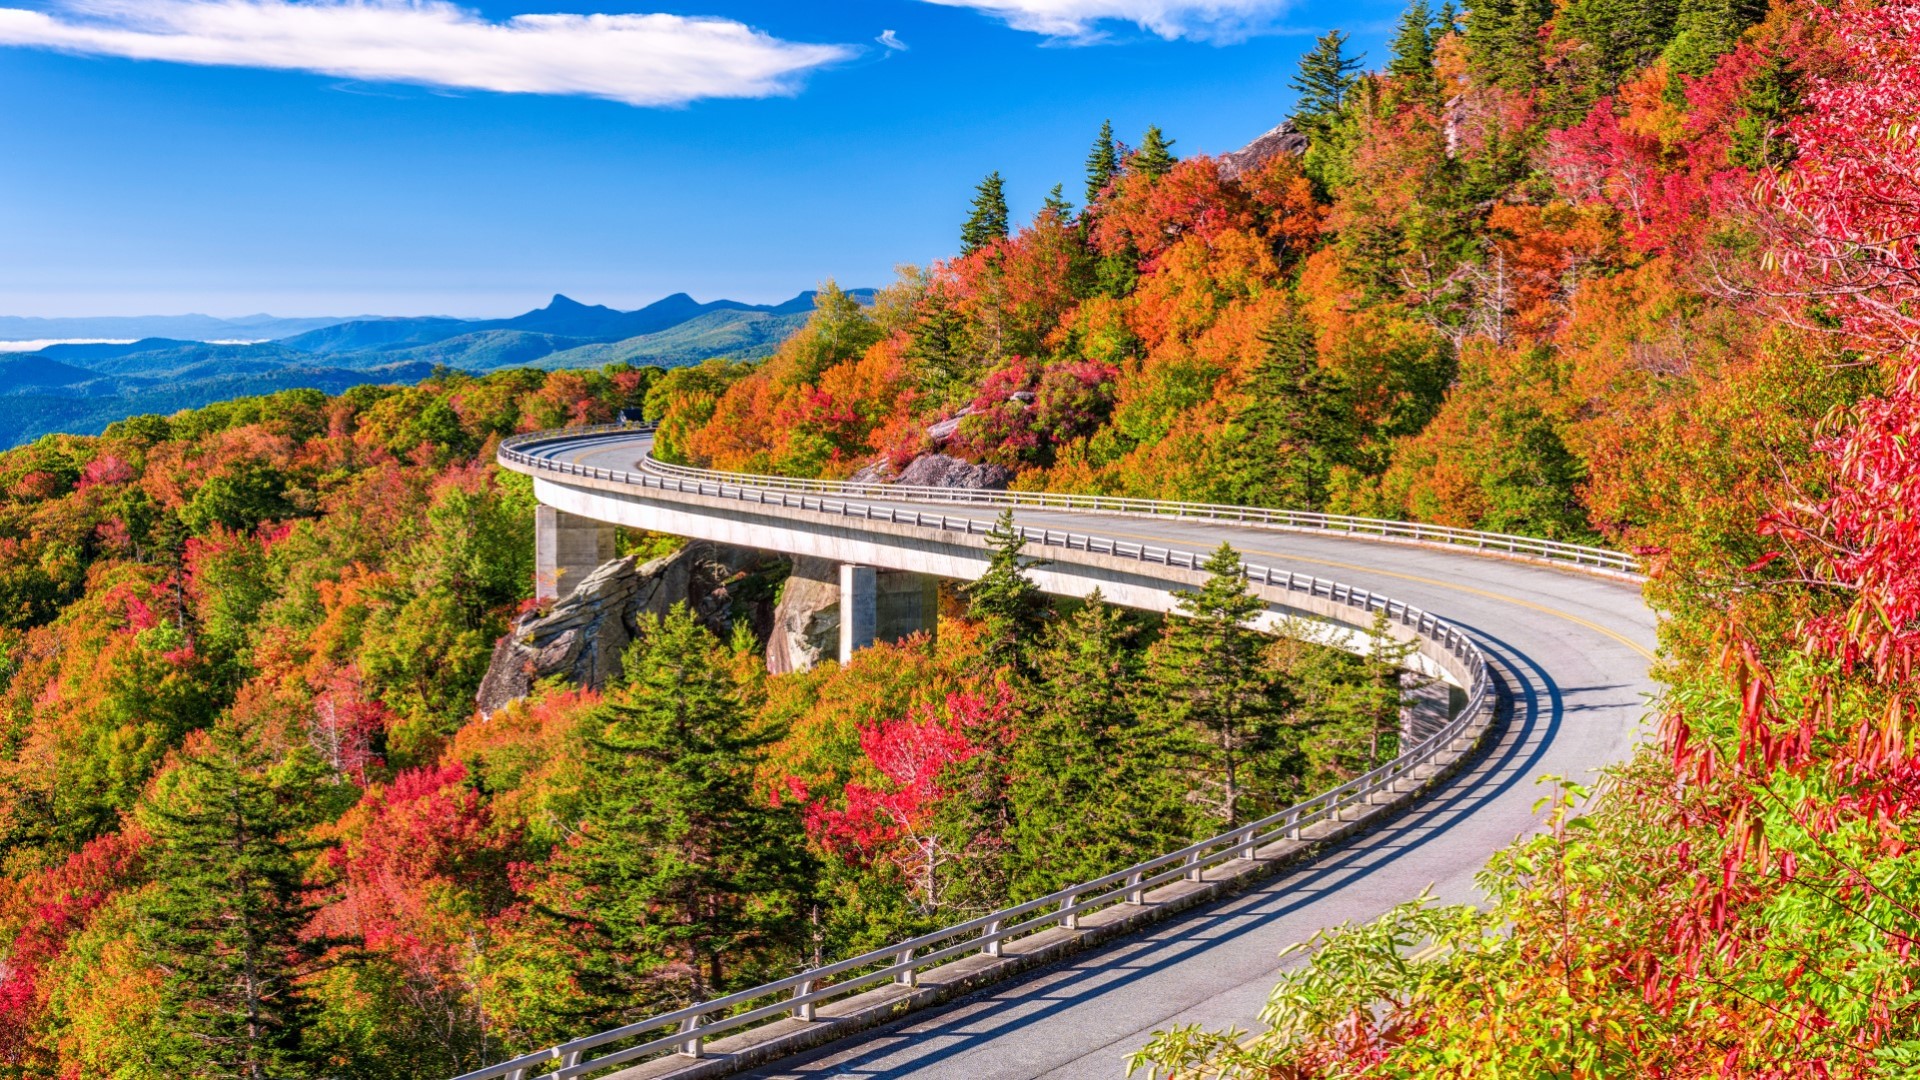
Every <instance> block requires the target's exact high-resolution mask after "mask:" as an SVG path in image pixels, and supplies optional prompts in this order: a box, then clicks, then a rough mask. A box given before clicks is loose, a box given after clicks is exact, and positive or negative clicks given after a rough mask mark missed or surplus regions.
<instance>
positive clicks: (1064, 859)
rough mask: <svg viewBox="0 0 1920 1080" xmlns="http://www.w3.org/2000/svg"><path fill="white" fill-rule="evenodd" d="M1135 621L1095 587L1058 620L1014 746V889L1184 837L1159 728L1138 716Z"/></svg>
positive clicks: (1109, 864)
mask: <svg viewBox="0 0 1920 1080" xmlns="http://www.w3.org/2000/svg"><path fill="white" fill-rule="evenodd" d="M1135 633H1136V628H1135V625H1134V623H1133V621H1132V620H1131V619H1129V618H1128V617H1127V615H1126V613H1125V612H1123V611H1121V610H1120V609H1118V608H1116V607H1114V606H1113V605H1111V604H1109V603H1107V602H1106V600H1105V599H1104V598H1103V597H1102V596H1101V595H1100V593H1099V592H1098V591H1097V590H1096V591H1095V592H1094V593H1093V595H1091V596H1089V597H1087V600H1086V603H1085V604H1084V605H1083V606H1081V607H1080V609H1079V610H1078V611H1075V612H1074V613H1073V614H1072V615H1070V616H1068V617H1066V618H1064V619H1062V620H1061V621H1060V622H1059V623H1057V624H1055V626H1054V628H1053V630H1052V632H1051V633H1049V634H1048V635H1047V641H1046V644H1045V646H1044V647H1043V648H1042V649H1041V650H1040V653H1039V655H1038V657H1037V658H1036V661H1035V666H1036V668H1037V669H1038V680H1037V682H1036V685H1035V687H1034V689H1033V691H1032V697H1031V704H1030V706H1029V708H1028V710H1027V712H1028V714H1029V719H1028V722H1027V727H1026V730H1025V732H1024V733H1023V735H1022V738H1021V739H1020V740H1019V741H1018V742H1016V743H1015V744H1014V754H1013V787H1012V801H1013V806H1014V821H1013V825H1012V828H1011V835H1010V839H1011V841H1012V843H1013V848H1014V863H1015V869H1014V875H1013V884H1014V889H1015V894H1016V895H1017V896H1023V897H1025V896H1039V895H1043V894H1045V893H1048V892H1051V891H1053V890H1054V889H1057V888H1059V887H1061V886H1063V885H1067V884H1070V883H1072V882H1075V881H1084V880H1086V879H1087V878H1091V877H1098V876H1100V875H1101V874H1105V873H1108V872H1110V871H1113V870H1116V869H1118V868H1120V867H1122V866H1127V865H1129V864H1131V863H1135V862H1138V861H1140V860H1141V859H1144V858H1147V857H1149V856H1151V855H1153V854H1156V853H1158V852H1160V851H1165V850H1167V849H1168V848H1172V847H1177V846H1179V845H1180V844H1182V843H1185V842H1186V840H1187V839H1188V838H1189V834H1190V826H1189V818H1190V816H1191V815H1190V813H1189V810H1188V808H1187V806H1186V802H1185V799H1184V793H1183V792H1182V791H1181V790H1180V789H1179V786H1178V777H1177V776H1176V775H1175V773H1174V772H1173V771H1172V769H1171V767H1170V765H1171V762H1170V760H1169V757H1170V753H1171V751H1172V749H1173V748H1172V747H1171V746H1170V745H1169V744H1170V741H1171V740H1169V739H1168V737H1167V732H1166V730H1165V729H1164V728H1163V727H1161V726H1159V725H1157V724H1155V723H1154V722H1153V721H1152V720H1151V719H1150V718H1149V719H1145V720H1143V719H1142V718H1140V717H1138V716H1137V715H1136V713H1135V702H1134V700H1133V699H1132V694H1133V692H1134V688H1135V687H1136V686H1137V685H1139V681H1140V677H1141V666H1142V657H1141V654H1140V651H1139V649H1138V648H1137V647H1136V646H1135V643H1134V637H1135Z"/></svg>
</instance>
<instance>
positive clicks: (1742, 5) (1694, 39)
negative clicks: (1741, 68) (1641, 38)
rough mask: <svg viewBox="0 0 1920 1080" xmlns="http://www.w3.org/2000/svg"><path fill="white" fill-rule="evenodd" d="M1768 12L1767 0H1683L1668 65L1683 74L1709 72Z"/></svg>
mask: <svg viewBox="0 0 1920 1080" xmlns="http://www.w3.org/2000/svg"><path fill="white" fill-rule="evenodd" d="M1766 14H1767V5H1766V3H1765V0H1680V11H1679V14H1678V16H1676V18H1675V19H1674V26H1673V28H1674V34H1673V41H1672V42H1670V43H1669V44H1668V45H1667V48H1666V52H1665V57H1666V61H1667V64H1668V66H1669V67H1671V68H1673V70H1675V71H1677V72H1679V73H1680V74H1682V75H1693V76H1701V75H1705V74H1706V73H1707V72H1709V71H1712V70H1713V65H1714V63H1715V62H1716V61H1718V60H1719V59H1720V57H1721V56H1722V55H1724V54H1726V53H1729V52H1732V51H1733V49H1734V46H1736V45H1738V44H1740V35H1741V34H1743V33H1745V32H1746V30H1747V27H1749V26H1752V25H1753V24H1754V23H1756V22H1759V21H1760V20H1761V19H1763V18H1765V17H1766Z"/></svg>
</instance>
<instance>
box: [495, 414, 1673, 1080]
mask: <svg viewBox="0 0 1920 1080" xmlns="http://www.w3.org/2000/svg"><path fill="white" fill-rule="evenodd" d="M651 443H652V436H651V433H650V432H647V431H645V430H640V429H634V428H613V429H581V430H575V431H568V432H553V433H542V434H538V435H532V436H521V437H518V438H516V439H513V440H509V442H508V443H507V444H505V445H504V446H503V447H502V449H501V451H500V461H501V463H502V464H503V465H504V466H505V467H507V468H509V469H513V470H515V471H519V472H523V473H526V474H528V475H530V476H531V477H532V478H533V482H534V492H535V495H536V497H537V498H538V499H539V501H540V503H541V508H540V511H539V519H538V525H539V527H538V538H537V545H536V546H537V550H538V572H539V576H540V588H541V590H542V591H543V592H544V593H545V594H547V595H558V594H561V593H564V592H565V590H566V588H567V585H568V582H569V581H570V580H573V581H577V580H579V579H580V578H581V577H584V576H585V573H586V572H587V571H588V570H590V569H591V568H592V567H593V566H596V565H598V564H599V563H600V562H603V561H604V560H606V559H608V558H611V557H612V536H611V527H612V526H614V525H626V526H632V527H636V528H642V529H648V530H652V531H656V532H664V533H672V534H676V535H681V536H686V537H689V538H695V539H705V540H713V541H718V542H722V543H727V544H735V545H739V546H743V547H752V548H758V549H763V550H767V551H775V552H780V553H784V554H789V555H808V556H813V557H815V558H819V559H826V560H831V561H833V562H835V563H838V564H839V565H840V572H839V584H840V586H841V603H842V618H841V654H842V659H845V658H847V657H848V656H850V655H851V654H852V653H853V652H854V651H855V650H857V649H859V648H862V647H864V646H866V645H868V644H871V643H872V642H873V641H875V640H889V639H893V638H897V637H900V636H904V634H906V633H909V632H911V631H913V630H916V629H920V628H923V627H926V626H929V625H930V623H931V619H932V600H931V593H930V582H932V581H933V580H934V579H938V578H946V579H951V580H971V579H973V578H975V577H977V576H978V575H979V574H980V572H981V571H982V570H983V569H984V568H985V566H986V552H985V544H986V536H985V533H986V531H987V529H988V527H989V525H990V523H991V520H992V518H993V517H994V516H995V515H996V514H997V513H998V512H999V511H1000V509H1001V507H1002V506H1003V505H1011V506H1012V509H1013V511H1014V514H1015V518H1016V521H1017V522H1018V524H1019V525H1020V526H1021V527H1022V529H1023V530H1024V531H1025V532H1026V534H1027V536H1028V537H1029V549H1028V550H1029V552H1030V553H1031V554H1033V555H1034V556H1036V557H1037V558H1041V559H1044V560H1046V563H1045V565H1044V566H1042V567H1039V568H1038V569H1036V570H1034V571H1032V572H1031V574H1032V577H1033V578H1034V580H1035V581H1036V583H1037V584H1038V585H1039V586H1040V587H1041V588H1042V589H1043V590H1044V591H1046V592H1049V593H1052V594H1055V595H1061V596H1076V597H1077V596H1084V595H1086V594H1087V593H1089V592H1091V591H1092V590H1093V589H1095V588H1098V589H1099V590H1100V591H1101V592H1102V593H1103V594H1104V595H1105V596H1106V597H1107V598H1108V599H1110V600H1112V601H1113V602H1115V603H1119V604H1123V605H1126V606H1130V607H1135V608H1139V609H1143V610H1150V611H1167V610H1171V609H1172V606H1173V601H1174V593H1175V592H1176V591H1177V590H1181V589H1188V588H1192V587H1194V586H1195V585H1197V584H1198V583H1199V582H1201V581H1202V580H1204V577H1205V575H1204V574H1203V573H1201V572H1200V571H1199V570H1198V566H1199V564H1200V563H1201V562H1202V561H1204V559H1205V558H1206V556H1207V554H1208V553H1209V552H1211V551H1212V550H1213V549H1215V548H1217V547H1218V546H1219V545H1220V544H1221V543H1222V542H1226V543H1230V544H1232V545H1233V547H1234V548H1235V549H1236V550H1238V551H1239V552H1240V553H1241V555H1242V557H1243V558H1244V559H1245V563H1246V568H1247V572H1248V575H1249V578H1250V581H1251V583H1252V585H1253V588H1254V591H1255V592H1256V593H1257V594H1258V595H1260V596H1261V597H1262V599H1263V600H1265V601H1266V603H1267V610H1266V613H1265V615H1264V616H1263V620H1264V622H1265V625H1266V626H1267V628H1268V629H1271V630H1275V631H1277V632H1285V633H1292V634H1297V635H1305V636H1313V637H1315V638H1317V639H1319V640H1322V641H1325V642H1326V643H1328V644H1333V645H1336V646H1343V647H1348V648H1359V647H1363V646H1364V643H1365V641H1366V640H1367V634H1366V628H1367V627H1368V626H1370V625H1371V624H1372V622H1373V614H1374V612H1375V611H1377V610H1381V609H1385V610H1386V611H1388V612H1389V614H1390V616H1391V618H1392V622H1391V632H1392V633H1394V634H1395V635H1396V636H1397V637H1400V638H1402V639H1405V640H1410V641H1413V642H1415V643H1416V644H1417V648H1418V652H1417V653H1416V654H1415V660H1414V661H1413V662H1414V663H1416V664H1418V666H1419V667H1420V668H1421V669H1422V670H1423V671H1425V672H1426V673H1427V674H1429V675H1433V676H1437V677H1438V678H1440V679H1442V680H1445V682H1446V683H1449V684H1451V685H1453V686H1454V687H1457V688H1458V692H1456V693H1455V694H1454V699H1455V701H1456V702H1459V701H1462V700H1464V701H1465V705H1464V707H1461V708H1458V709H1457V710H1456V711H1455V713H1454V715H1453V717H1452V718H1451V719H1450V720H1444V721H1443V722H1441V723H1439V724H1438V725H1436V729H1435V730H1433V731H1432V732H1431V733H1430V734H1426V735H1425V737H1424V738H1422V739H1421V740H1420V741H1419V742H1417V743H1415V742H1413V739H1412V738H1410V739H1409V740H1408V742H1409V743H1412V745H1411V747H1410V748H1408V749H1406V750H1405V751H1404V753H1403V756H1402V758H1400V759H1398V760H1397V761H1396V762H1394V763H1391V764H1390V765H1388V766H1383V767H1382V768H1381V769H1379V770H1376V772H1375V773H1373V774H1368V776H1366V777H1361V778H1359V779H1357V780H1355V781H1353V782H1350V783H1349V784H1347V785H1344V786H1343V787H1342V788H1340V789H1336V790H1335V791H1333V792H1328V793H1323V794H1322V795H1320V796H1316V797H1315V798H1314V799H1311V800H1308V802H1306V803H1303V804H1301V805H1300V806H1297V807H1294V808H1290V809H1289V810H1288V811H1284V812H1282V813H1281V814H1277V815H1274V817H1273V818H1271V819H1268V820H1266V821H1263V822H1256V823H1254V824H1253V825H1252V826H1249V827H1247V828H1245V829H1242V830H1237V831H1236V832H1234V833H1231V834H1227V835H1223V836H1221V837H1216V838H1213V839H1211V840H1208V841H1202V842H1201V843H1198V844H1195V845H1192V846H1191V847H1190V848H1187V849H1182V850H1181V851H1179V852H1170V853H1167V855H1165V856H1162V857H1161V858H1159V859H1156V860H1152V861H1150V862H1149V863H1143V864H1141V865H1139V866H1137V867H1131V868H1118V867H1116V868H1115V873H1114V874H1112V875H1109V876H1108V877H1107V878H1102V879H1096V880H1095V881H1093V882H1087V883H1083V884H1082V885H1079V886H1075V887H1073V888H1071V889H1068V890H1063V891H1062V892H1061V893H1058V894H1055V895H1053V896H1050V897H1042V898H1039V899H1037V900H1034V901H1029V902H1027V903H1026V904H1023V905H1019V906H1017V907H1015V908H1010V909H1006V910H1004V911H1001V912H995V913H991V914H990V915H988V916H983V917H981V918H979V919H975V920H971V921H969V922H968V923H963V924H958V925H956V926H954V927H949V928H946V929H945V930H943V931H941V932H938V933H936V934H931V935H926V936H925V937H923V938H921V939H915V940H914V941H910V942H901V943H898V944H897V945H896V946H892V947H889V948H888V949H884V950H880V951H877V952H875V953H872V954H867V955H865V956H861V957H851V958H846V959H845V960H842V961H840V962H838V963H835V964H830V965H828V966H827V967H825V968H821V969H816V970H813V971H809V972H803V973H800V974H799V975H796V976H794V977H792V978H789V979H786V980H782V981H780V982H778V983H773V984H768V985H767V986H765V987H758V988H754V989H753V990H749V991H743V992H741V993H737V994H734V995H730V996H729V997H727V998H723V999H719V1000H717V1001H713V1002H706V1003H702V1004H701V1005H699V1006H695V1007H691V1008H689V1009H683V1010H679V1011H677V1012H674V1013H670V1014H664V1015H662V1016H660V1017H655V1018H651V1019H649V1020H646V1021H642V1022H640V1023H638V1024H634V1025H629V1026H628V1027H627V1028H623V1029H619V1030H617V1031H612V1032H594V1033H588V1032H582V1033H581V1038H578V1039H575V1040H573V1041H572V1042H569V1043H565V1044H562V1045H561V1046H558V1047H554V1048H550V1049H548V1050H543V1051H538V1052H535V1053H532V1054H528V1055H525V1056H523V1057H521V1058H516V1059H514V1060H513V1061H509V1062H503V1063H500V1064H498V1065H494V1066H490V1067H488V1068H486V1069H481V1070H478V1071H475V1072H472V1073H468V1074H466V1075H465V1076H463V1077H461V1078H458V1080H494V1078H502V1080H531V1078H532V1077H535V1076H543V1077H554V1078H556V1080H569V1078H571V1077H580V1076H613V1077H618V1078H620V1080H641V1078H652V1077H668V1076H671V1077H676V1078H692V1077H705V1076H722V1075H747V1076H754V1077H769V1078H771V1077H795V1078H799V1077H807V1078H811V1077H845V1076H862V1077H888V1078H894V1077H899V1078H906V1077H913V1078H935V1077H954V1078H960V1077H966V1078H1007V1080H1028V1078H1037V1077H1049V1078H1061V1080H1065V1078H1080V1077H1087V1078H1092V1077H1099V1078H1102V1080H1110V1078H1112V1077H1116V1076H1119V1075H1121V1073H1122V1066H1121V1062H1122V1060H1123V1059H1124V1057H1125V1055H1126V1054H1128V1053H1129V1052H1131V1051H1133V1050H1135V1049H1137V1048H1138V1047H1140V1046H1141V1045H1143V1044H1144V1043H1145V1042H1147V1041H1148V1040H1149V1039H1150V1038H1151V1037H1152V1034H1153V1032H1154V1031H1156V1030H1161V1029H1164V1028H1166V1027H1169V1026H1171V1025H1175V1024H1185V1023H1201V1024H1206V1025H1209V1026H1212V1027H1227V1026H1240V1027H1248V1026H1250V1025H1252V1024H1253V1023H1254V1021H1255V1017H1256V1015H1257V1014H1258V1012H1259V1011H1260V1007H1261V1005H1262V1004H1263V1003H1264V1001H1265V998H1266V994H1267V991H1268V990H1270V989H1271V988H1272V985H1273V983H1274V982H1275V981H1276V979H1277V978H1278V976H1279V974H1280V972H1281V971H1282V969H1283V962H1282V961H1281V960H1280V959H1279V958H1278V955H1277V954H1278V953H1279V952H1280V950H1281V949H1283V948H1284V947H1285V946H1287V945H1289V944H1292V943H1294V942H1298V941H1302V940H1305V939H1306V938H1308V937H1310V936H1312V935H1313V934H1314V933H1315V932H1316V931H1318V930H1321V929H1324V928H1326V927H1329V926H1333V925H1337V924H1339V923H1341V922H1344V921H1349V920H1367V919H1371V918H1373V917H1376V916H1378V915H1380V914H1382V913H1383V912H1385V911H1386V910H1387V909H1388V908H1390V907H1392V906H1393V905H1395V904H1397V903H1400V902H1402V901H1404V900H1408V899H1411V898H1412V897H1414V896H1416V895H1418V894H1419V893H1420V892H1421V891H1422V890H1425V889H1431V891H1432V892H1433V893H1434V895H1435V896H1436V897H1437V898H1439V899H1440V900H1442V901H1449V902H1474V901H1476V900H1477V899H1478V892H1477V889H1476V887H1475V885H1474V881H1473V878H1474V874H1475V873H1476V872H1477V871H1478V870H1479V868H1480V867H1481V866H1482V865H1483V864H1484V863H1485V861H1486V858H1487V856H1488V855H1489V854H1491V853H1492V852H1493V851H1494V850H1496V849H1497V848H1499V847H1501V846H1503V845H1504V844H1506V843H1509V842H1511V841H1512V840H1514V839H1515V838H1516V837H1518V836H1520V835H1523V834H1525V833H1527V832H1530V831H1532V830H1533V829H1535V828H1537V827H1538V822H1537V820H1536V818H1535V816H1534V814H1533V812H1532V805H1533V803H1534V801H1535V800H1536V799H1537V798H1539V796H1540V794H1541V791H1540V789H1539V788H1537V787H1536V786H1535V785H1534V783H1533V781H1534V780H1535V779H1536V778H1537V777H1539V776H1541V775H1546V774H1553V775H1561V776H1568V777H1572V778H1576V779H1580V778H1591V777H1592V776H1593V775H1594V774H1595V773H1596V772H1597V771H1598V770H1599V769H1601V768H1604V767H1605V766H1607V765H1609V764H1612V763H1615V762H1618V761H1621V760H1623V759H1624V758H1625V757H1626V756H1627V754H1628V753H1629V752H1630V751H1631V748H1632V746H1633V744H1634V741H1635V738H1636V734H1637V729H1638V726H1639V723H1640V721H1641V719H1642V718H1643V716H1644V715H1645V713H1646V712H1647V708H1648V703H1649V701H1650V700H1651V697H1652V695H1653V694H1654V692H1655V687H1654V684H1653V683H1652V681H1651V678H1650V676H1649V674H1648V665H1649V662H1650V661H1651V659H1652V655H1653V653H1652V650H1653V648H1654V645H1655V626H1654V624H1655V620H1654V616H1653V614H1652V612H1651V611H1649V610H1648V608H1647V607H1646V605H1645V604H1644V602H1643V601H1642V599H1641V595H1640V582H1639V579H1638V577H1637V575H1636V574H1635V573H1634V572H1633V571H1634V566H1633V562H1632V560H1631V559H1630V558H1628V557H1626V556H1622V555H1619V554H1617V553H1612V552H1605V551H1600V550H1597V549H1591V548H1581V547H1577V546H1573V545H1564V544H1555V543H1550V542H1544V541H1537V540H1530V539H1526V538H1519V537H1505V536H1498V535H1493V534H1484V533H1469V532H1463V531H1459V530H1449V529H1442V528H1436V527H1433V526H1417V525H1410V524H1402V523H1391V522H1373V521H1365V520H1361V519H1351V518H1337V517H1330V516H1326V515H1315V514H1299V513H1287V512H1277V511H1263V510H1254V509H1239V508H1232V507H1209V506H1200V505H1193V504H1171V503H1149V502H1144V501H1140V500H1128V499H1114V498H1087V497H1073V496H1055V495H1037V494H1020V495H1013V494H1009V493H1000V492H971V491H942V490H934V489H899V488H892V487H887V486H884V485H866V486H862V485H846V484H833V483H828V482H821V481H805V480H788V479H781V478H773V477H749V476H738V475H731V474H720V473H713V472H707V471H703V470H692V469H685V468H680V467H675V466H669V465H664V464H662V463H659V462H656V461H654V460H653V459H652V458H651V457H650V455H649V451H650V449H651ZM1294 962H1297V960H1289V961H1287V963H1294ZM616 1068H617V1071H612V1070H614V1069H616Z"/></svg>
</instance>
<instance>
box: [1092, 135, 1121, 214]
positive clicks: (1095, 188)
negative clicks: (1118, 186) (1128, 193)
mask: <svg viewBox="0 0 1920 1080" xmlns="http://www.w3.org/2000/svg"><path fill="white" fill-rule="evenodd" d="M1119 171H1120V152H1119V150H1118V149H1116V148H1115V147H1114V145H1113V121H1111V120H1102V121H1101V122H1100V134H1099V136H1098V137H1096V138H1095V139H1094V140H1093V150H1092V151H1091V152H1089V153H1088V154H1087V205H1088V206H1093V205H1095V204H1096V203H1098V202H1099V201H1100V195H1101V193H1102V192H1104V191H1106V190H1107V185H1108V184H1111V183H1113V174H1114V173H1117V172H1119Z"/></svg>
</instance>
